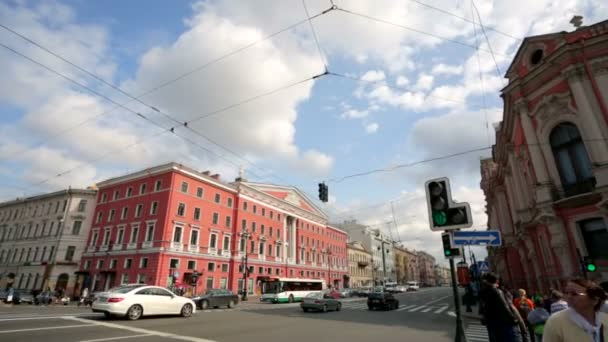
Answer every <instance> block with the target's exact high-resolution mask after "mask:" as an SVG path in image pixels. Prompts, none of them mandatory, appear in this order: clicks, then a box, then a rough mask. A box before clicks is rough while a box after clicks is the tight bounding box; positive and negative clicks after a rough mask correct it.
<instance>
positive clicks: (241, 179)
mask: <svg viewBox="0 0 608 342" xmlns="http://www.w3.org/2000/svg"><path fill="white" fill-rule="evenodd" d="M234 181H235V182H246V181H247V179H245V169H244V168H243V167H242V166H241V167H240V168H239V176H238V177H236V178H235V179H234Z"/></svg>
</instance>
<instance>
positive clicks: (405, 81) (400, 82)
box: [396, 75, 410, 87]
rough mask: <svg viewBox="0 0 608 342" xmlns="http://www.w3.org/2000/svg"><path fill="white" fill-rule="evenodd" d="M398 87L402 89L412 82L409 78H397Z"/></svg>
mask: <svg viewBox="0 0 608 342" xmlns="http://www.w3.org/2000/svg"><path fill="white" fill-rule="evenodd" d="M396 83H397V85H398V86H400V87H402V86H406V85H408V84H410V80H408V79H407V77H405V76H403V75H400V76H398V77H397V82H396Z"/></svg>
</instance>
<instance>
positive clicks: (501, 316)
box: [480, 273, 523, 342]
mask: <svg viewBox="0 0 608 342" xmlns="http://www.w3.org/2000/svg"><path fill="white" fill-rule="evenodd" d="M482 282H483V283H482V284H483V288H482V289H481V291H480V300H481V301H482V303H483V305H482V307H483V311H482V317H483V320H484V322H485V324H486V327H487V329H488V335H489V337H490V341H492V342H521V341H523V340H522V335H521V333H520V330H519V329H518V316H519V314H517V310H514V309H513V307H512V304H511V303H510V302H509V301H507V300H506V298H505V295H504V293H503V292H502V291H501V290H500V289H499V288H498V278H497V277H496V275H495V274H493V273H486V275H485V277H484V279H482Z"/></svg>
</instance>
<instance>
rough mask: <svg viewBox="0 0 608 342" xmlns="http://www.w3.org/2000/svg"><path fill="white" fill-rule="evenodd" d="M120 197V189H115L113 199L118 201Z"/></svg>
mask: <svg viewBox="0 0 608 342" xmlns="http://www.w3.org/2000/svg"><path fill="white" fill-rule="evenodd" d="M119 198H120V191H119V190H114V196H112V200H113V201H116V200H117V199H119Z"/></svg>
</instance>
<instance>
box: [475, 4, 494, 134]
mask: <svg viewBox="0 0 608 342" xmlns="http://www.w3.org/2000/svg"><path fill="white" fill-rule="evenodd" d="M473 6H474V2H473V0H471V16H472V17H473V20H472V22H473V34H474V35H475V46H477V51H475V55H477V69H478V70H479V85H480V86H481V101H482V104H483V115H484V117H485V120H486V129H485V131H486V137H487V138H488V145H491V144H492V140H491V139H490V124H489V122H488V106H487V104H486V89H485V85H484V81H483V73H482V72H481V57H480V56H479V40H478V39H477V27H476V26H477V25H476V23H475V12H474V8H473Z"/></svg>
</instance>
